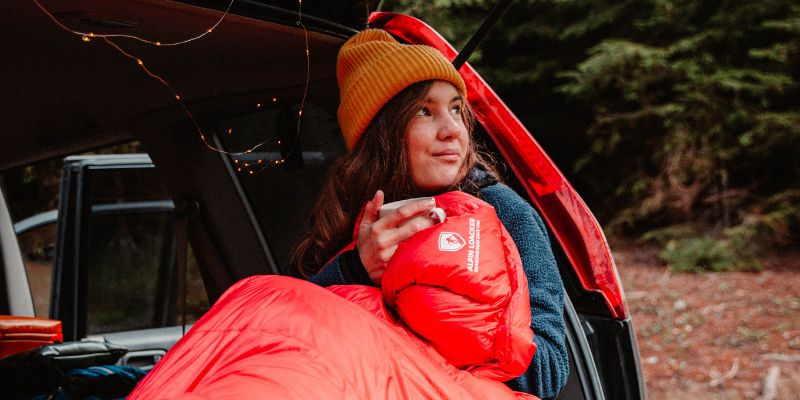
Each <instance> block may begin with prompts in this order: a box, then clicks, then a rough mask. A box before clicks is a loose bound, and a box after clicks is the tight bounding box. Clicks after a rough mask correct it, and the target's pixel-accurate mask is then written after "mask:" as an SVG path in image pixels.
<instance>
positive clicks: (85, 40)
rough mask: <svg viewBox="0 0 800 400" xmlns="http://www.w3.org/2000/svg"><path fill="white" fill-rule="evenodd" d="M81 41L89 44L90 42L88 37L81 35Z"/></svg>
mask: <svg viewBox="0 0 800 400" xmlns="http://www.w3.org/2000/svg"><path fill="white" fill-rule="evenodd" d="M81 40H83V41H84V42H91V41H92V39H89V36H86V35H83V37H81Z"/></svg>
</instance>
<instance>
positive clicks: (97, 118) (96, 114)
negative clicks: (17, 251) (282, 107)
mask: <svg viewBox="0 0 800 400" xmlns="http://www.w3.org/2000/svg"><path fill="white" fill-rule="evenodd" d="M42 3H43V5H44V6H45V7H46V8H47V9H48V10H50V11H51V12H53V14H54V15H56V16H57V17H58V18H61V19H63V20H64V22H65V23H66V24H70V25H71V28H72V29H75V30H79V31H95V30H97V31H100V30H102V29H104V28H103V27H97V26H91V25H82V22H81V21H84V23H86V21H96V20H97V19H98V18H100V16H102V17H103V18H107V19H113V20H117V21H123V20H124V21H127V22H128V23H129V25H132V26H133V27H128V28H124V29H123V28H119V29H116V28H114V29H112V31H116V32H119V33H126V34H134V35H137V36H140V37H145V38H150V39H155V40H164V41H167V40H180V39H185V38H189V37H193V36H196V35H197V34H198V32H203V31H204V30H205V29H208V28H209V27H210V26H212V25H213V23H214V22H216V20H217V19H218V18H219V16H220V15H221V14H220V13H219V12H217V11H213V10H207V9H202V8H198V7H195V6H191V5H186V4H179V3H172V2H164V1H156V0H137V1H125V0H88V1H81V2H79V3H75V2H57V1H42ZM0 4H1V5H0V10H2V11H3V12H4V13H5V14H6V15H16V16H17V17H16V18H12V19H9V20H8V21H7V22H6V23H4V25H3V28H2V29H3V31H5V32H4V33H5V37H13V38H15V40H11V41H8V42H7V49H6V50H5V51H4V53H5V55H4V57H3V58H2V61H0V63H2V65H3V70H5V71H12V73H10V74H3V75H0V86H2V87H4V88H5V89H4V95H3V96H2V100H0V109H2V114H3V127H2V129H3V133H2V135H0V148H3V149H4V153H5V154H4V155H3V156H2V157H0V170H4V169H7V168H11V167H13V166H18V165H23V164H26V163H31V162H33V161H37V160H41V159H47V158H52V157H57V156H60V155H64V154H70V153H76V152H80V151H86V150H90V149H93V148H97V147H102V146H106V145H110V144H114V143H118V142H122V141H127V140H131V139H133V138H134V137H135V135H134V134H135V133H136V132H135V131H134V130H133V128H132V125H134V120H140V119H142V118H145V119H146V118H153V117H154V114H161V115H166V114H165V113H162V111H164V110H182V108H181V106H180V104H179V103H178V102H177V101H176V100H175V98H174V97H173V95H172V93H170V92H169V91H168V90H167V89H166V88H165V87H164V86H163V85H162V84H161V83H159V81H157V80H156V79H153V78H151V77H149V76H147V75H146V74H145V72H144V71H143V70H142V68H141V67H139V66H138V65H136V62H135V61H134V60H131V59H129V58H127V57H125V56H123V55H122V54H120V53H119V52H117V51H116V50H114V49H113V48H112V47H111V46H109V45H107V44H106V43H104V42H103V40H102V39H101V38H94V39H92V40H91V41H90V42H83V41H82V40H81V39H80V37H79V36H77V35H74V34H71V33H69V32H67V31H65V30H63V29H61V28H60V27H58V26H57V25H56V24H55V23H54V22H53V21H51V20H50V19H49V18H48V17H47V16H46V15H45V14H44V13H43V12H42V11H41V10H39V9H38V8H37V7H36V6H35V5H34V4H33V3H32V2H24V3H22V4H17V2H2V3H0ZM120 15H124V18H123V17H120ZM97 33H99V32H97ZM308 35H309V37H310V40H309V43H310V45H311V47H310V49H309V50H310V57H311V62H312V65H313V66H314V68H313V69H312V70H311V71H310V74H311V76H310V79H311V81H318V80H326V79H333V77H334V76H335V59H336V52H337V51H338V48H339V46H340V44H341V42H342V40H341V39H337V38H332V37H330V36H326V35H322V34H319V33H315V32H308ZM113 40H114V42H115V43H117V44H118V45H120V46H122V47H123V48H124V49H125V51H127V52H129V53H130V54H133V55H135V56H136V57H138V58H140V59H141V60H143V62H144V63H145V65H146V66H147V67H148V69H150V70H151V71H153V72H154V73H156V74H159V75H160V76H162V77H163V78H164V80H165V81H166V82H168V83H169V85H170V86H171V87H172V88H174V90H175V91H176V92H177V93H178V94H180V96H181V100H182V101H184V102H185V103H186V104H187V105H188V107H189V109H190V110H191V109H192V107H194V105H195V104H200V103H204V102H205V103H208V102H209V101H210V102H211V103H214V102H215V99H216V102H218V101H222V100H224V99H226V98H232V97H235V96H237V95H239V94H245V95H246V94H250V95H252V96H257V94H258V93H267V92H274V91H281V90H287V89H288V88H295V89H296V88H298V87H303V86H305V82H306V58H305V35H304V32H303V30H301V29H297V28H295V27H287V26H283V25H279V24H276V23H271V22H264V21H260V20H256V19H251V18H245V17H240V16H236V15H228V16H226V17H225V19H224V21H223V22H222V23H221V24H220V25H219V26H218V27H217V28H216V29H214V31H213V32H212V33H211V34H208V35H206V36H204V37H203V38H201V39H198V40H196V41H194V42H191V43H188V44H185V45H181V46H174V47H165V46H161V47H156V46H152V45H148V44H143V43H140V42H137V41H134V40H131V39H124V38H117V39H113ZM276 55H277V56H276ZM198 65H202V66H203V67H202V68H197V66H198ZM294 91H296V90H294ZM181 113H182V111H181ZM184 117H185V115H184Z"/></svg>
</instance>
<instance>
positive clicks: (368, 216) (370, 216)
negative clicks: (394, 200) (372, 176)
mask: <svg viewBox="0 0 800 400" xmlns="http://www.w3.org/2000/svg"><path fill="white" fill-rule="evenodd" d="M381 207H383V191H382V190H378V191H377V192H375V196H373V197H372V200H370V201H368V202H367V205H366V206H365V207H364V216H362V217H361V226H364V225H367V226H369V225H372V224H373V223H375V221H377V220H378V212H379V211H380V209H381Z"/></svg>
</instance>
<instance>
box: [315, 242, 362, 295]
mask: <svg viewBox="0 0 800 400" xmlns="http://www.w3.org/2000/svg"><path fill="white" fill-rule="evenodd" d="M308 280H309V282H312V283H314V284H316V285H319V286H322V287H328V286H333V285H350V284H355V285H368V286H374V285H375V284H374V283H372V280H370V278H369V274H367V270H366V269H364V265H363V264H361V257H360V256H359V254H358V248H355V249H353V250H348V251H345V252H342V253H341V254H339V255H337V256H336V257H335V258H334V259H333V260H331V261H330V262H329V263H328V264H326V265H325V266H324V267H322V269H321V270H320V271H319V272H318V273H317V274H316V275H313V276H311V277H310V278H308Z"/></svg>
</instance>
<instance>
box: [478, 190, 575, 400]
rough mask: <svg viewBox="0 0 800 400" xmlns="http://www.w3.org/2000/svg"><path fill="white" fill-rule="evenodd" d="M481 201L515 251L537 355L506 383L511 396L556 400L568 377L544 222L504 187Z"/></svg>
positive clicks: (559, 298)
mask: <svg viewBox="0 0 800 400" xmlns="http://www.w3.org/2000/svg"><path fill="white" fill-rule="evenodd" d="M480 194H481V197H482V198H483V199H484V200H485V201H486V202H488V203H489V204H491V205H492V206H494V207H495V209H496V210H497V216H498V217H499V218H500V221H501V222H502V223H503V226H505V228H506V229H507V230H508V232H509V233H510V234H511V237H512V238H513V239H514V242H515V244H516V245H517V249H518V250H519V254H520V257H521V258H522V264H523V267H524V269H525V275H526V276H527V278H528V288H529V289H530V297H531V329H533V332H534V342H535V343H536V346H537V349H536V354H535V355H534V357H533V361H531V365H530V366H529V367H528V371H527V372H526V373H525V374H524V375H522V376H520V377H519V378H516V379H513V380H511V381H508V382H506V384H507V385H508V386H509V387H510V388H511V389H514V390H517V391H522V392H526V393H533V394H535V395H537V396H539V397H541V398H543V399H550V398H553V397H555V396H557V395H558V393H559V392H560V391H561V388H563V386H564V385H565V384H566V382H567V376H568V375H569V356H568V354H567V345H566V325H565V322H564V314H563V313H564V287H563V283H562V282H561V276H560V275H559V272H558V267H557V265H556V261H555V257H554V256H553V251H552V249H551V247H550V240H549V237H548V234H547V230H546V228H545V225H544V222H543V221H542V218H541V217H540V216H539V214H538V213H537V212H536V211H535V210H534V209H533V208H532V207H531V206H530V205H529V204H528V203H527V202H526V201H525V200H523V199H522V198H521V197H520V196H519V195H518V194H517V193H516V192H514V191H513V190H512V189H511V188H509V187H508V186H505V185H502V184H495V185H491V186H488V187H485V188H483V189H481V191H480Z"/></svg>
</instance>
